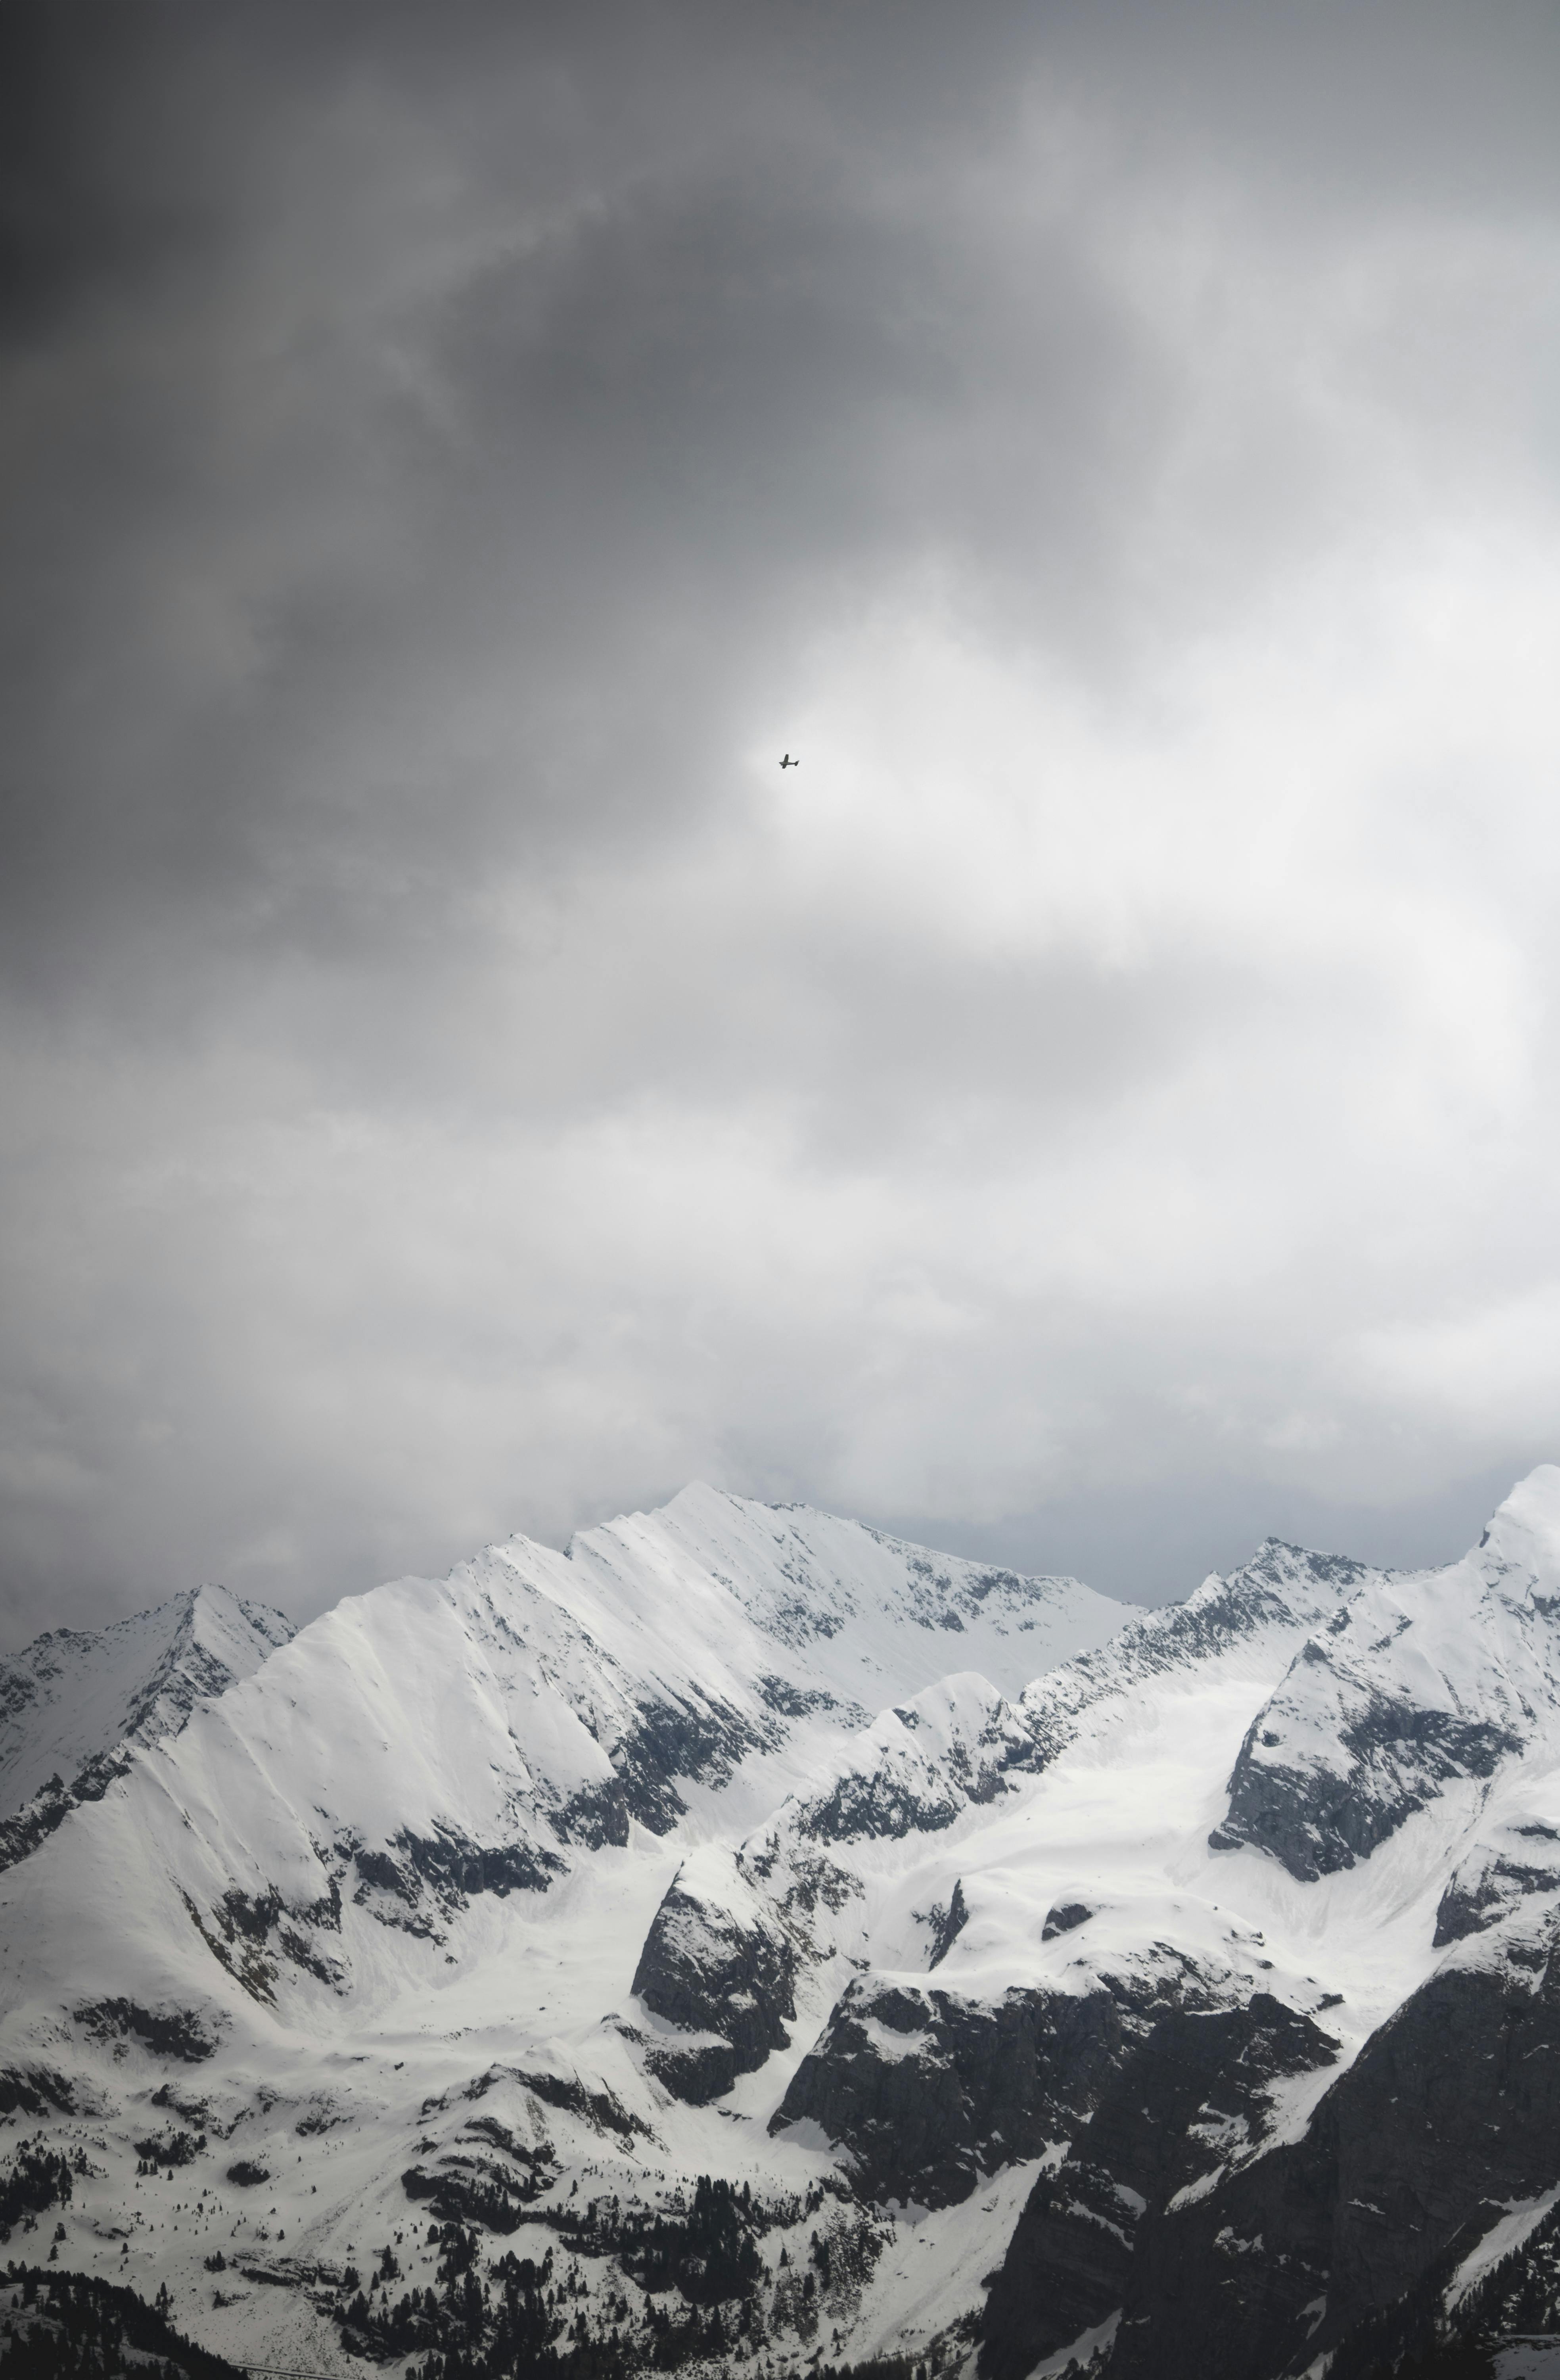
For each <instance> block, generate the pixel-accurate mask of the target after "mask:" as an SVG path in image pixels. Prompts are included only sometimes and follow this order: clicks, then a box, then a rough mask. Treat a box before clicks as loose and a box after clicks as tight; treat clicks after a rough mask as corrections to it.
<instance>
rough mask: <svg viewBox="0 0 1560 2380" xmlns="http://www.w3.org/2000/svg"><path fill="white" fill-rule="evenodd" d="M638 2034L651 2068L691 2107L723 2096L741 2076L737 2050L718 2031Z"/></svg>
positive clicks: (636, 2035)
mask: <svg viewBox="0 0 1560 2380" xmlns="http://www.w3.org/2000/svg"><path fill="white" fill-rule="evenodd" d="M634 2038H635V2040H637V2041H639V2042H641V2044H642V2047H643V2055H644V2059H645V2064H646V2067H647V2070H648V2071H649V2072H650V2073H652V2074H653V2075H654V2076H655V2078H656V2080H657V2082H658V2083H664V2084H665V2086H666V2088H667V2090H669V2091H670V2092H671V2095H672V2097H673V2098H674V2099H682V2100H683V2101H684V2102H685V2103H686V2104H687V2106H689V2107H708V2105H709V2103H710V2101H711V2100H712V2099H720V2098H723V2097H724V2096H725V2095H726V2093H727V2092H728V2091H729V2090H730V2089H731V2088H732V2084H733V2083H735V2081H736V2079H737V2057H736V2052H735V2050H734V2049H733V2048H732V2045H731V2043H730V2042H729V2041H722V2040H721V2039H720V2035H719V2034H713V2033H704V2034H683V2035H672V2036H671V2037H670V2038H668V2037H667V2036H666V2035H664V2034H660V2035H654V2036H649V2037H647V2036H645V2035H642V2034H635V2036H634Z"/></svg>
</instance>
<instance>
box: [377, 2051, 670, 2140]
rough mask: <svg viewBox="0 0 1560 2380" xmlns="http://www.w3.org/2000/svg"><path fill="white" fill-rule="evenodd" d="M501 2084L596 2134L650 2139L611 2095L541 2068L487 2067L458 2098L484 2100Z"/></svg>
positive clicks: (430, 2102)
mask: <svg viewBox="0 0 1560 2380" xmlns="http://www.w3.org/2000/svg"><path fill="white" fill-rule="evenodd" d="M502 2082H515V2083H519V2084H521V2086H522V2087H523V2088H524V2089H525V2090H526V2091H529V2092H530V2094H531V2095H532V2096H533V2098H537V2099H540V2100H541V2101H542V2102H543V2104H544V2105H545V2106H547V2107H558V2108H561V2109H562V2111H563V2112H564V2113H565V2114H566V2115H571V2116H578V2117H579V2118H580V2119H581V2120H582V2121H583V2122H585V2123H587V2124H591V2125H594V2126H595V2128H596V2130H597V2131H604V2132H620V2133H623V2134H624V2135H625V2136H627V2137H629V2138H632V2137H633V2135H634V2134H635V2132H637V2133H640V2134H642V2135H643V2136H644V2138H646V2139H648V2138H649V2136H650V2128H649V2126H648V2125H647V2123H646V2122H645V2121H644V2119H643V2118H642V2117H639V2116H636V2115H635V2114H634V2113H633V2112H632V2111H631V2110H630V2109H629V2108H627V2107H624V2106H623V2101H622V2100H621V2099H620V2098H618V2097H617V2096H616V2095H615V2094H614V2093H613V2092H611V2091H606V2090H594V2091H593V2090H592V2089H590V2087H589V2086H588V2084H587V2083H582V2082H581V2080H580V2078H579V2076H578V2075H577V2074H574V2075H570V2074H551V2073H549V2072H548V2071H547V2070H546V2069H545V2068H543V2069H541V2070H539V2071H532V2070H529V2069H527V2068H525V2067H519V2066H490V2067H489V2069H488V2070H487V2072H486V2073H485V2074H478V2076H477V2078H476V2080H475V2081H474V2082H472V2083H467V2085H466V2089H465V2091H464V2092H463V2093H462V2097H463V2098H466V2099H485V2098H486V2097H487V2095H488V2093H489V2092H490V2090H491V2089H492V2088H493V2086H494V2085H495V2083H502ZM443 2104H444V2103H443V2101H442V2100H432V2099H429V2100H425V2101H424V2103H423V2109H422V2112H423V2114H424V2116H427V2115H428V2113H429V2109H430V2108H432V2107H436V2106H439V2107H441V2106H442V2105H443Z"/></svg>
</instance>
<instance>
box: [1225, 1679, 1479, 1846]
mask: <svg viewBox="0 0 1560 2380" xmlns="http://www.w3.org/2000/svg"><path fill="white" fill-rule="evenodd" d="M1296 1667H1297V1669H1299V1670H1302V1671H1303V1670H1313V1669H1323V1670H1328V1669H1330V1668H1331V1667H1332V1659H1331V1656H1330V1655H1329V1653H1328V1651H1327V1649H1326V1647H1325V1646H1324V1645H1322V1644H1321V1643H1319V1642H1318V1641H1317V1640H1315V1639H1312V1641H1311V1642H1310V1643H1308V1644H1307V1645H1303V1646H1302V1647H1301V1650H1300V1654H1299V1656H1298V1657H1297V1662H1296ZM1335 1694H1336V1706H1337V1709H1336V1746H1337V1752H1336V1760H1335V1761H1334V1762H1333V1763H1330V1764H1325V1763H1319V1762H1318V1761H1317V1759H1316V1757H1315V1755H1314V1753H1313V1752H1312V1749H1311V1744H1310V1741H1309V1739H1310V1737H1311V1735H1312V1731H1313V1730H1312V1721H1311V1718H1310V1714H1309V1713H1305V1712H1302V1713H1301V1714H1300V1727H1299V1729H1297V1730H1295V1731H1296V1732H1297V1733H1299V1734H1300V1736H1301V1737H1302V1739H1303V1740H1305V1753H1304V1756H1303V1757H1302V1756H1300V1755H1296V1756H1295V1757H1294V1758H1292V1759H1288V1758H1286V1757H1285V1756H1284V1747H1285V1744H1286V1743H1287V1742H1288V1737H1289V1733H1290V1720H1289V1714H1288V1698H1287V1697H1286V1696H1285V1695H1284V1694H1283V1693H1282V1692H1281V1693H1280V1694H1278V1695H1276V1696H1275V1697H1274V1700H1273V1702H1272V1703H1270V1704H1269V1705H1267V1706H1266V1707H1265V1708H1264V1709H1263V1710H1261V1711H1259V1712H1258V1714H1257V1716H1256V1718H1254V1719H1253V1720H1252V1724H1251V1727H1250V1728H1249V1729H1248V1730H1247V1732H1246V1739H1245V1742H1244V1743H1242V1744H1241V1746H1240V1754H1239V1755H1238V1756H1237V1759H1236V1763H1235V1767H1234V1769H1233V1771H1232V1773H1231V1776H1230V1779H1229V1809H1228V1813H1227V1816H1226V1817H1225V1819H1224V1822H1223V1824H1222V1825H1220V1826H1219V1827H1217V1828H1215V1830H1214V1832H1213V1833H1212V1835H1210V1837H1209V1839H1208V1840H1209V1841H1210V1843H1211V1844H1212V1845H1213V1847H1214V1849H1215V1851H1227V1850H1232V1849H1234V1848H1236V1847H1237V1846H1238V1845H1240V1844H1242V1843H1250V1844H1252V1846H1254V1847H1255V1848H1256V1849H1258V1850H1260V1851H1268V1852H1272V1853H1273V1855H1274V1857H1275V1858H1276V1859H1277V1860H1279V1861H1281V1862H1282V1864H1283V1865H1284V1866H1285V1867H1287V1868H1288V1871H1289V1874H1290V1875H1291V1876H1295V1877H1297V1878H1298V1879H1299V1880H1300V1882H1301V1883H1305V1884H1311V1883H1314V1882H1315V1881H1316V1879H1317V1878H1318V1877H1319V1876H1333V1875H1336V1873H1337V1871H1338V1870H1339V1869H1340V1868H1349V1867H1352V1866H1353V1865H1354V1864H1355V1862H1356V1860H1360V1859H1368V1858H1369V1856H1370V1854H1371V1852H1373V1851H1374V1850H1375V1848H1376V1846H1377V1844H1378V1843H1382V1842H1385V1840H1386V1838H1387V1837H1388V1835H1390V1834H1393V1833H1395V1832H1396V1831H1397V1828H1399V1827H1400V1826H1401V1825H1402V1824H1403V1822H1404V1820H1405V1819H1406V1818H1409V1817H1411V1816H1412V1815H1413V1814H1414V1812H1415V1811H1416V1810H1422V1809H1423V1808H1424V1806H1425V1804H1426V1803H1428V1802H1430V1801H1432V1800H1433V1798H1434V1797H1435V1795H1436V1794H1437V1793H1439V1792H1440V1791H1441V1790H1442V1788H1443V1787H1444V1786H1445V1784H1446V1782H1447V1781H1448V1779H1452V1778H1455V1777H1488V1776H1490V1775H1491V1774H1492V1773H1493V1770H1494V1767H1495V1766H1496V1764H1497V1762H1499V1761H1500V1760H1502V1759H1504V1758H1505V1757H1506V1755H1507V1754H1509V1753H1513V1752H1518V1751H1520V1749H1521V1742H1520V1739H1519V1738H1518V1736H1516V1735H1514V1734H1512V1733H1511V1731H1510V1730H1508V1729H1506V1728H1503V1727H1499V1726H1497V1725H1496V1724H1495V1723H1494V1721H1493V1720H1491V1719H1481V1718H1467V1717H1465V1716H1464V1715H1463V1714H1462V1713H1461V1712H1459V1711H1453V1710H1434V1709H1426V1708H1421V1706H1418V1705H1417V1704H1413V1703H1409V1702H1405V1701H1403V1700H1401V1699H1397V1698H1390V1697H1388V1696H1386V1695H1385V1694H1379V1693H1375V1692H1373V1691H1369V1690H1366V1689H1364V1688H1361V1687H1360V1685H1359V1683H1358V1682H1356V1681H1354V1680H1353V1679H1351V1678H1348V1677H1345V1678H1342V1679H1340V1680H1339V1681H1338V1682H1337V1684H1336V1689H1335Z"/></svg>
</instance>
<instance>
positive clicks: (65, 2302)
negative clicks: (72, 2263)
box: [0, 2265, 243, 2380]
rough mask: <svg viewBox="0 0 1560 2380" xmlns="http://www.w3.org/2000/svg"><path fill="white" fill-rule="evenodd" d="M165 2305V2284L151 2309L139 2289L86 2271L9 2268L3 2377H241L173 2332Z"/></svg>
mask: <svg viewBox="0 0 1560 2380" xmlns="http://www.w3.org/2000/svg"><path fill="white" fill-rule="evenodd" d="M167 2307H168V2292H167V2290H166V2289H165V2288H164V2289H161V2290H160V2291H159V2292H158V2301H157V2303H156V2305H155V2306H149V2305H148V2304H147V2302H146V2301H145V2299H144V2298H140V2297H138V2296H137V2295H136V2292H135V2291H134V2289H118V2288H115V2286H114V2284H113V2283H112V2282H109V2281H100V2280H97V2279H95V2278H94V2277H92V2276H91V2274H88V2273H50V2272H39V2271H37V2270H35V2269H29V2268H28V2267H26V2266H24V2265H8V2266H7V2268H6V2282H5V2283H4V2284H0V2380H128V2375H130V2374H133V2375H134V2380H243V2375H242V2374H240V2373H239V2372H237V2371H236V2368H235V2367H234V2365H232V2364H231V2363H227V2362H224V2360H223V2358H222V2357H221V2356H220V2355H212V2354H209V2353H208V2352H207V2350H205V2349H204V2348H203V2347H197V2346H196V2345H195V2344H194V2343H193V2342H192V2341H191V2340H189V2339H187V2338H185V2337H184V2336H183V2335H182V2334H181V2333H180V2332H178V2331H176V2330H175V2329H174V2328H173V2326H172V2325H171V2324H170V2323H169V2321H168V2318H167ZM130 2350H133V2355H132V2353H131V2352H130ZM148 2358H150V2359H152V2360H151V2361H147V2360H145V2359H148Z"/></svg>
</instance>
